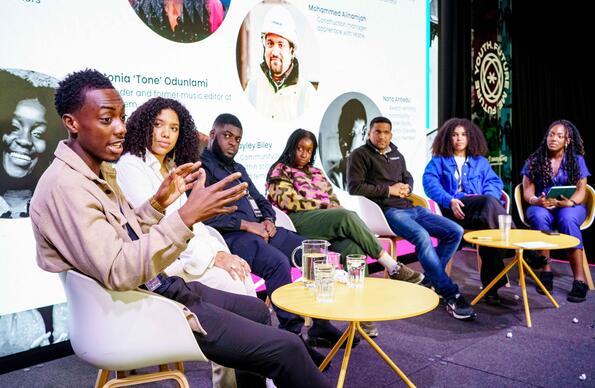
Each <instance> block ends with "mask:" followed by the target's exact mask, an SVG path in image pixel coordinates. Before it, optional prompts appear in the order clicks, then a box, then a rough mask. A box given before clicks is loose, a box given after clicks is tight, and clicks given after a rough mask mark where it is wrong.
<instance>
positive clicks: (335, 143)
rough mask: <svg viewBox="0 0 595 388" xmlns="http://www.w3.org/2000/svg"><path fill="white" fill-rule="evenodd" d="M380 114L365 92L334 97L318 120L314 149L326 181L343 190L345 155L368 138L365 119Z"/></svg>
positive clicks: (344, 185) (344, 182)
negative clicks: (328, 180)
mask: <svg viewBox="0 0 595 388" xmlns="http://www.w3.org/2000/svg"><path fill="white" fill-rule="evenodd" d="M376 116H381V114H380V109H378V106H376V104H375V103H374V102H373V101H372V100H371V99H370V98H369V97H367V96H366V95H364V94H362V93H358V92H349V93H344V94H342V95H340V96H339V97H337V98H335V99H334V100H333V102H332V103H331V104H330V105H329V107H328V108H327V109H326V111H325V113H324V116H322V121H321V123H320V132H319V134H318V144H319V147H318V151H319V153H320V161H321V163H322V167H323V169H324V171H325V172H326V175H327V176H328V177H329V179H330V181H331V182H332V183H333V184H334V185H335V186H337V187H338V188H339V189H341V190H346V189H347V187H346V183H347V178H346V176H345V168H346V162H347V157H348V156H349V154H350V153H351V151H353V150H354V149H356V148H357V147H359V146H361V145H364V144H365V143H366V139H367V138H368V123H369V122H370V120H371V119H373V118H374V117H376Z"/></svg>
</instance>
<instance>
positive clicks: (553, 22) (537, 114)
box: [438, 0, 595, 262]
mask: <svg viewBox="0 0 595 388" xmlns="http://www.w3.org/2000/svg"><path fill="white" fill-rule="evenodd" d="M470 1H471V0H463V1H452V0H442V1H441V2H440V6H439V14H440V20H439V23H440V39H439V44H440V47H439V55H440V59H439V64H440V65H441V66H442V68H440V69H439V77H440V78H441V80H439V92H438V93H439V102H438V104H439V109H438V112H439V117H438V121H439V123H440V124H441V123H442V122H444V120H446V119H448V118H450V117H453V116H458V117H470V114H471V109H470V106H471V101H470V98H471V96H470V90H471V77H470V76H466V74H469V75H470V72H471V71H470V67H467V64H469V66H470V63H471V60H470V58H471V46H470V43H469V42H470V38H469V37H470V33H471V30H470V29H471V22H470V12H471V7H470V4H471V3H470ZM584 4H585V3H583V2H581V1H578V0H568V1H564V2H554V1H540V2H533V1H514V2H513V3H512V19H511V20H512V22H511V39H512V58H511V68H512V105H513V106H512V136H511V138H510V147H511V150H512V173H513V184H514V185H516V184H517V183H520V177H519V172H520V169H521V167H522V164H523V162H524V160H525V159H526V158H527V156H528V155H529V154H530V153H531V152H532V151H533V150H535V148H536V147H537V145H538V144H539V142H540V141H541V139H542V137H543V136H544V134H545V131H546V130H547V127H548V126H549V124H550V123H551V122H552V121H554V120H556V119H562V118H564V119H568V120H570V121H572V122H573V123H574V124H575V125H576V126H577V127H578V129H579V131H580V132H581V135H582V137H583V141H584V143H585V150H586V157H585V159H586V162H587V166H588V168H589V170H590V171H591V172H592V173H595V163H594V162H595V161H594V157H593V156H592V155H591V153H590V152H591V150H594V149H595V141H594V139H595V134H594V133H593V131H594V128H593V118H592V114H593V113H594V111H595V106H593V105H594V102H595V99H594V98H593V97H592V95H593V93H594V92H595V88H594V86H595V82H594V81H593V79H594V71H595V66H594V61H593V60H592V59H589V57H590V56H591V57H592V56H593V55H594V52H593V49H592V47H593V43H594V39H593V32H592V31H591V30H592V29H593V25H595V23H594V21H593V20H591V19H592V13H590V12H588V11H587V10H586V9H585V5H584ZM590 26H591V28H589V27H590ZM461 67H463V69H461ZM465 68H466V69H467V70H465ZM453 76H454V80H453V79H452V78H450V77H453ZM588 181H589V184H591V185H593V183H594V181H593V179H592V178H589V180H588ZM513 214H514V212H513ZM594 238H595V227H593V228H591V229H590V230H587V231H583V239H584V240H585V247H586V250H587V255H589V256H590V258H589V261H591V262H595V254H594V252H595V243H594V242H593V240H594Z"/></svg>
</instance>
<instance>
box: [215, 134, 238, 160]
mask: <svg viewBox="0 0 595 388" xmlns="http://www.w3.org/2000/svg"><path fill="white" fill-rule="evenodd" d="M212 148H213V149H212V151H213V153H214V154H215V156H216V157H217V159H219V160H220V161H222V162H223V164H226V165H231V164H233V158H234V156H235V155H234V156H232V157H231V158H230V157H228V156H227V155H225V154H224V153H223V150H222V149H221V147H220V146H219V142H218V141H217V139H215V140H214V141H213V147H212Z"/></svg>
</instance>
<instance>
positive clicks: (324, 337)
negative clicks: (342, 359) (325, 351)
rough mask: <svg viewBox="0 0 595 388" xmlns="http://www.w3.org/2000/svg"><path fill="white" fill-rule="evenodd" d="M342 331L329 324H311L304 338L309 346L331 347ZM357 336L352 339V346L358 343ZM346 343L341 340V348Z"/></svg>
mask: <svg viewBox="0 0 595 388" xmlns="http://www.w3.org/2000/svg"><path fill="white" fill-rule="evenodd" d="M342 335H343V333H341V332H340V331H339V329H337V328H336V327H335V326H333V325H331V324H330V323H329V324H328V325H322V326H321V325H316V324H314V325H312V327H311V328H310V329H309V330H308V338H307V339H306V343H307V344H308V345H310V346H315V347H318V348H332V347H333V346H335V344H336V343H337V341H339V339H340V338H341V336H342ZM359 341H360V339H359V337H358V336H356V337H355V338H354V339H353V347H356V346H357V344H359ZM346 345H347V341H345V342H343V344H342V345H341V348H345V346H346Z"/></svg>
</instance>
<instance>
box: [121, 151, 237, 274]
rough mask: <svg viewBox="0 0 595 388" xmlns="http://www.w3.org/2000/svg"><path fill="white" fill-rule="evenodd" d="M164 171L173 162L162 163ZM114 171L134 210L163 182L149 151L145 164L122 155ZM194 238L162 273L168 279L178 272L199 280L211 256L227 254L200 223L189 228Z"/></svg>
mask: <svg viewBox="0 0 595 388" xmlns="http://www.w3.org/2000/svg"><path fill="white" fill-rule="evenodd" d="M166 166H167V171H168V172H169V171H172V170H173V169H174V168H175V167H176V166H175V163H174V161H173V160H171V159H168V160H167V161H166ZM115 168H116V170H117V171H118V175H117V181H118V185H119V186H120V188H121V189H122V192H123V193H124V195H125V196H126V199H128V201H129V202H130V203H131V204H132V206H134V207H137V206H140V205H142V204H143V202H145V201H146V200H147V199H149V198H151V196H152V195H153V194H154V193H155V192H156V191H157V189H158V188H159V186H160V185H161V183H162V182H163V175H161V171H160V169H161V162H160V161H159V160H158V159H157V158H156V157H155V155H153V154H152V153H151V152H150V151H149V150H146V151H145V160H143V159H142V158H141V157H139V156H135V155H132V154H130V153H127V154H124V155H122V156H121V157H120V160H118V162H117V163H116V164H115ZM186 201H187V199H186V195H181V196H180V197H179V198H178V199H177V200H176V201H174V202H173V203H172V204H171V205H169V206H168V207H167V209H166V212H165V214H171V213H173V212H176V211H177V210H178V209H180V208H181V207H182V206H183V205H184V204H185V203H186ZM192 230H193V231H194V237H193V238H192V239H190V241H189V242H188V247H187V248H186V249H185V250H184V252H182V254H181V255H180V260H176V261H174V262H173V263H172V264H171V265H170V266H168V267H167V268H166V269H165V273H167V274H168V275H170V276H172V275H182V272H186V273H188V274H191V275H194V276H200V275H202V274H204V272H205V271H206V270H207V269H208V268H211V267H212V266H213V264H214V260H215V255H216V254H217V252H219V251H224V252H229V250H228V248H227V246H226V245H223V244H221V243H220V242H219V241H218V240H217V239H216V238H214V237H212V236H211V235H210V234H209V232H208V230H207V228H206V227H205V225H204V224H203V223H202V222H197V223H196V224H194V225H193V226H192Z"/></svg>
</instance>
